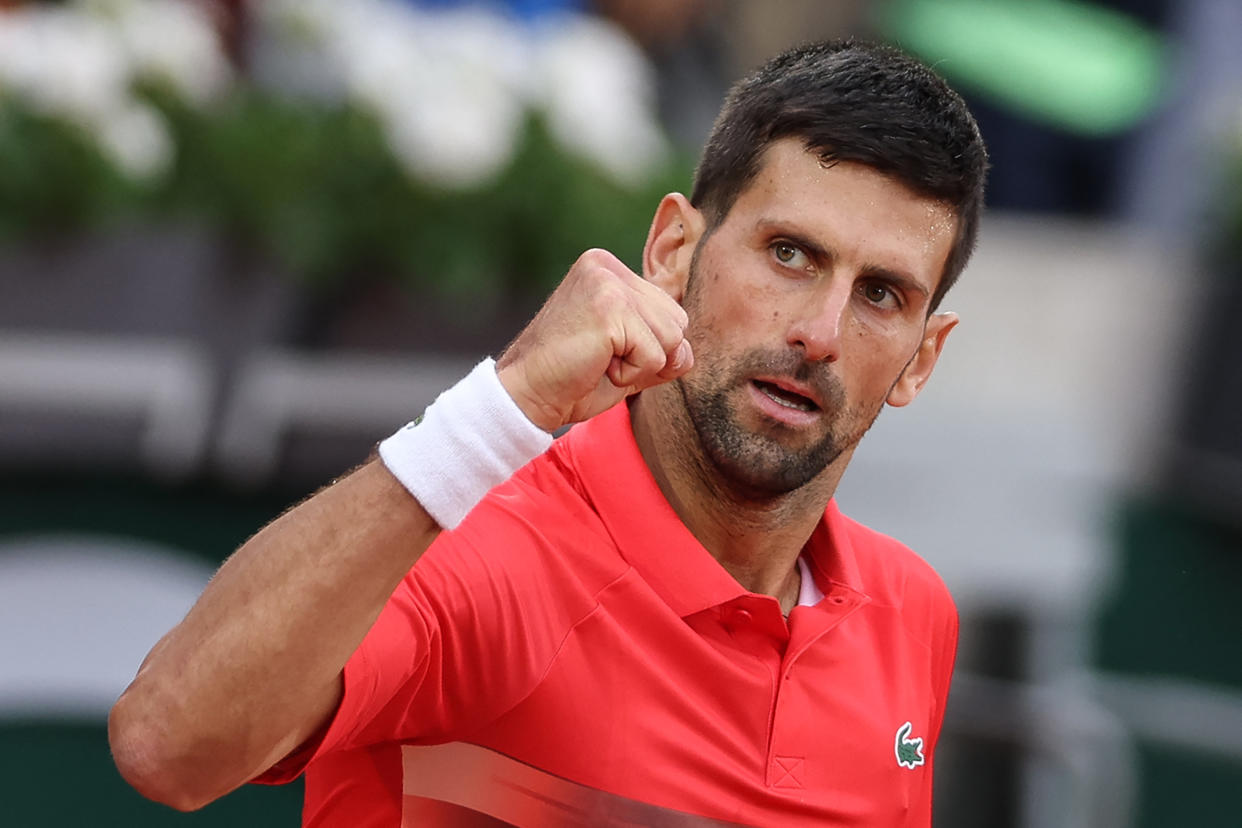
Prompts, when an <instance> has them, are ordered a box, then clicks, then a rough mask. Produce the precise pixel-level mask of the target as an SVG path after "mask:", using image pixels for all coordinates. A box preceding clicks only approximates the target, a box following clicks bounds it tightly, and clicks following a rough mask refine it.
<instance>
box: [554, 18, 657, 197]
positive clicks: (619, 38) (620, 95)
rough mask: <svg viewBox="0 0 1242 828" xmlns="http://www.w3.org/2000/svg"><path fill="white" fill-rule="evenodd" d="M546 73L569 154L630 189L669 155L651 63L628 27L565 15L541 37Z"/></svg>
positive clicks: (557, 128)
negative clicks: (627, 31) (624, 29)
mask: <svg viewBox="0 0 1242 828" xmlns="http://www.w3.org/2000/svg"><path fill="white" fill-rule="evenodd" d="M538 71H539V78H540V89H541V93H542V100H543V105H544V107H545V108H546V111H547V116H548V124H549V127H550V129H551V130H552V133H553V135H554V136H555V137H556V139H557V140H558V141H560V142H561V143H562V144H564V145H565V146H566V147H567V148H568V149H570V150H572V151H574V152H576V153H578V154H579V155H582V156H585V157H586V158H587V159H589V160H591V161H593V162H594V163H595V164H597V165H599V166H600V167H602V168H603V169H604V170H606V171H607V172H608V173H610V174H611V175H612V176H613V177H614V178H615V179H617V180H618V181H619V182H621V183H623V184H629V185H635V184H638V183H641V182H642V181H643V180H644V179H646V178H647V177H648V176H650V175H651V173H652V172H653V170H654V169H655V168H656V167H658V166H659V165H660V164H661V163H663V162H664V160H665V159H666V158H667V154H668V143H667V141H666V139H665V137H664V133H663V131H662V130H661V128H660V126H659V124H658V123H657V121H656V119H655V115H654V104H653V101H654V91H655V90H654V80H653V77H652V70H651V66H650V64H649V63H648V61H647V59H646V57H645V56H644V55H643V53H642V52H641V51H640V50H639V48H638V46H637V45H635V44H634V42H633V41H631V40H630V39H629V38H628V37H627V36H626V35H625V34H624V33H623V32H621V30H620V29H618V28H617V27H615V26H613V25H611V24H609V23H606V22H604V21H603V20H600V19H597V18H592V17H586V16H578V17H572V18H558V20H557V23H556V25H555V26H552V27H549V28H547V29H546V30H545V31H544V36H543V37H542V38H541V39H540V42H539V51H538Z"/></svg>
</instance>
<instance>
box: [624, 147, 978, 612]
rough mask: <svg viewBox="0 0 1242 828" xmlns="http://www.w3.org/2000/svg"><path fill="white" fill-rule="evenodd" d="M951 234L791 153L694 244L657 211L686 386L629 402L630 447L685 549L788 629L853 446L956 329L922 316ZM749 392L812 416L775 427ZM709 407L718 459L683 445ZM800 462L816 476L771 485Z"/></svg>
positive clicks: (881, 189)
mask: <svg viewBox="0 0 1242 828" xmlns="http://www.w3.org/2000/svg"><path fill="white" fill-rule="evenodd" d="M955 227H956V219H955V217H954V215H953V212H952V210H951V208H949V207H948V206H946V205H943V204H940V203H938V202H935V201H933V200H930V199H926V198H923V197H920V196H918V195H915V194H914V193H912V192H910V191H909V190H907V189H906V188H905V187H904V186H903V185H901V184H899V183H897V182H896V181H894V180H892V179H889V178H887V177H885V176H883V175H881V174H879V173H877V172H875V171H874V170H872V169H870V168H868V167H865V166H862V165H859V164H853V163H840V164H835V165H824V164H821V163H820V161H819V159H818V158H817V157H816V156H814V155H813V154H811V153H808V152H807V151H806V150H805V149H804V148H803V146H802V144H801V143H800V142H798V141H795V140H786V141H781V142H777V143H775V144H774V145H772V146H771V147H770V148H769V149H768V151H767V153H766V154H765V158H764V163H763V165H762V167H761V171H760V173H759V175H758V177H757V179H756V181H754V182H753V183H752V185H751V186H750V187H749V188H748V189H747V190H746V191H744V192H743V193H742V195H741V196H739V198H738V200H737V201H736V202H735V204H734V205H733V207H732V209H731V210H730V211H729V213H728V215H727V216H726V217H725V219H724V220H723V221H722V222H721V224H720V226H719V227H717V228H715V230H714V231H713V232H711V233H710V235H706V237H705V222H704V218H703V216H702V215H701V214H700V213H699V212H698V211H697V210H695V209H694V208H693V207H692V206H690V205H689V203H688V202H686V200H685V199H684V198H683V197H681V196H677V195H670V196H667V197H666V198H665V199H664V201H663V202H662V203H661V205H660V208H659V210H658V211H657V214H656V218H655V221H654V223H653V226H652V230H651V234H650V237H649V239H648V243H647V247H646V250H645V256H644V269H645V271H646V274H647V277H648V279H649V280H650V281H651V282H653V283H654V284H657V285H659V286H660V287H662V288H663V289H664V290H666V291H668V293H669V294H670V295H671V296H673V297H674V298H676V299H678V300H679V301H681V302H682V303H683V304H684V306H685V308H686V309H687V312H688V314H689V317H690V325H689V327H688V329H687V332H686V335H687V339H688V340H689V342H690V343H691V346H692V348H693V350H694V354H695V358H696V369H695V371H693V372H692V373H690V374H688V375H686V376H685V377H683V378H681V379H680V380H678V381H677V382H676V383H670V384H668V385H664V386H660V387H657V388H652V389H649V390H648V391H646V392H644V393H643V394H642V395H641V397H640V398H639V399H638V400H637V401H636V402H635V403H634V406H633V412H634V416H633V421H634V431H635V435H636V437H637V439H638V443H639V446H640V448H641V449H642V452H643V456H644V459H646V461H647V463H648V465H649V466H650V467H651V469H652V471H653V473H654V474H655V477H656V479H657V481H658V482H659V484H660V487H661V489H662V490H663V491H664V493H665V495H666V496H667V497H668V499H669V501H670V503H672V504H673V507H674V509H675V510H676V511H677V513H678V515H679V516H680V517H681V518H682V520H683V521H684V522H685V523H686V525H687V526H688V527H689V528H690V529H691V531H693V532H694V534H695V536H696V537H697V538H698V539H699V540H700V541H701V542H702V543H703V545H704V546H705V547H706V548H707V549H708V550H709V551H710V552H711V553H712V554H713V555H714V556H715V557H716V558H717V560H719V561H720V562H721V564H722V565H723V566H724V567H725V568H726V569H727V570H728V571H729V572H730V573H731V574H732V575H733V576H734V577H735V578H737V580H738V581H739V582H740V583H741V584H742V585H743V586H746V587H747V588H748V589H750V590H751V591H753V592H757V593H764V594H768V595H772V596H775V597H777V598H778V600H780V602H781V604H782V608H783V609H784V610H786V611H788V610H789V609H790V608H791V607H792V606H793V604H794V603H795V602H796V597H797V586H798V575H797V567H796V565H795V564H796V560H797V557H798V554H799V553H800V551H801V549H802V547H803V545H804V544H805V543H806V540H807V539H808V538H809V537H810V534H811V532H812V531H813V529H814V527H815V525H816V524H817V523H818V521H819V519H820V517H821V516H822V514H823V510H824V507H825V506H826V504H827V502H828V500H829V499H830V498H831V497H832V495H833V493H834V492H835V490H836V487H837V484H838V482H839V481H840V479H841V475H842V474H843V473H844V471H845V467H846V465H847V464H848V463H849V460H850V458H851V456H852V455H853V451H854V448H855V447H856V446H857V444H858V441H859V440H860V439H861V438H862V436H863V434H864V433H865V432H866V431H867V429H868V428H869V427H870V425H871V423H872V422H873V421H874V419H875V417H876V416H877V415H878V414H879V411H880V409H881V408H882V407H883V406H884V404H885V403H888V404H889V405H893V406H904V405H907V404H908V403H909V402H911V401H912V400H913V399H914V398H915V396H916V395H917V394H918V392H919V391H920V390H921V389H922V387H923V386H924V384H925V383H926V382H927V379H928V378H929V377H930V375H931V372H932V369H933V368H934V367H935V364H936V361H937V359H938V358H939V356H940V353H941V351H942V349H943V347H944V343H945V341H946V339H947V337H948V334H949V332H950V331H951V330H952V329H953V327H954V326H955V325H956V324H957V317H956V316H955V315H954V314H951V313H941V314H933V315H930V316H929V314H928V308H929V301H930V297H931V295H932V294H933V292H934V291H935V287H936V285H937V283H938V281H939V278H940V274H941V272H942V270H943V267H944V262H945V260H946V258H947V257H948V254H949V251H950V248H951V246H952V243H953V236H954V232H955ZM686 248H692V249H697V250H698V255H697V256H695V255H694V254H693V252H692V253H690V254H689V255H687V253H686ZM692 273H693V276H692ZM756 354H758V355H760V357H761V359H760V365H755V364H754V360H753V357H754V355H756ZM798 377H801V378H802V379H801V380H799V379H798ZM755 379H766V380H772V381H776V382H781V381H785V382H792V383H796V384H797V385H798V386H801V387H802V390H803V391H804V392H805V393H807V394H809V395H812V396H814V397H815V399H816V400H817V401H818V403H819V406H818V410H817V411H815V412H811V413H810V415H809V416H803V417H795V419H796V420H797V421H796V422H794V423H788V422H782V420H781V419H780V417H781V413H780V412H779V411H776V412H774V410H773V409H772V407H771V405H770V404H767V403H766V401H765V400H764V399H762V398H761V397H760V396H759V394H758V393H757V392H756V387H755V386H754V384H753V382H752V381H753V380H755ZM713 393H720V394H722V396H723V402H724V405H725V406H726V408H727V412H726V413H727V419H726V423H725V427H726V429H727V430H730V431H732V432H733V433H734V434H735V436H736V438H737V439H735V440H733V441H732V445H731V446H728V447H724V446H720V445H717V443H718V442H719V441H714V440H713V439H712V433H713V432H714V433H716V434H719V433H720V431H721V430H722V429H721V428H720V427H719V426H718V427H717V428H715V429H713V430H712V432H708V433H704V430H703V429H702V428H696V427H695V423H694V419H695V418H694V417H693V415H692V412H693V411H694V409H695V408H696V407H701V406H702V400H703V399H704V397H707V396H709V395H711V394H713ZM808 453H809V454H811V455H815V457H816V458H817V461H816V463H815V464H814V465H812V466H811V467H809V468H803V469H801V472H802V473H801V474H799V475H798V476H797V479H796V480H789V479H783V476H782V472H783V470H784V469H785V468H787V467H788V466H790V465H796V464H797V463H798V462H799V460H800V459H801V458H804V457H805V456H807V454H808Z"/></svg>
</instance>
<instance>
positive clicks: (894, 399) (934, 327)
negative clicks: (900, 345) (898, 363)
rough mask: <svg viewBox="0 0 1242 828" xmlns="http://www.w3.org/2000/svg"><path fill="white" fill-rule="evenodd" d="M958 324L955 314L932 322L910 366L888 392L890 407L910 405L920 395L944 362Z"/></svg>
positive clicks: (940, 315)
mask: <svg viewBox="0 0 1242 828" xmlns="http://www.w3.org/2000/svg"><path fill="white" fill-rule="evenodd" d="M957 322H958V319H957V314H956V313H952V312H946V313H934V314H932V315H931V317H930V318H928V320H927V326H926V327H925V328H924V329H923V341H922V342H920V343H919V349H918V350H917V351H916V352H915V354H914V357H913V358H912V359H911V360H910V362H909V363H907V364H906V369H905V370H904V371H902V372H901V376H900V377H899V378H898V379H897V384H896V385H894V386H893V389H892V390H891V391H889V392H888V404H889V405H892V406H903V405H909V404H910V403H911V402H913V401H914V398H915V397H917V396H918V395H919V392H920V391H922V390H923V386H924V385H926V384H927V380H928V378H929V377H931V372H932V369H933V368H935V367H936V360H938V359H940V352H941V351H943V350H944V342H945V340H946V339H948V338H949V331H951V330H953V329H954V328H955V327H957Z"/></svg>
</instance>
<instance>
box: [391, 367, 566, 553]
mask: <svg viewBox="0 0 1242 828" xmlns="http://www.w3.org/2000/svg"><path fill="white" fill-rule="evenodd" d="M550 445H552V435H551V434H549V433H548V432H546V431H544V430H543V429H541V428H539V427H538V426H537V425H535V424H534V423H532V422H531V421H530V420H528V419H527V418H526V415H525V414H523V413H522V409H520V408H518V406H517V403H515V402H514V401H513V398H512V397H510V396H509V392H507V391H505V387H504V386H503V385H501V383H500V378H499V377H498V376H497V375H496V363H495V361H494V360H492V359H491V358H490V357H488V358H487V359H485V360H483V361H482V362H480V363H479V364H478V365H476V366H475V368H474V370H473V371H471V372H470V373H469V374H467V375H466V376H465V378H463V379H462V380H461V381H460V382H458V383H457V384H456V385H454V386H453V387H452V388H450V389H448V390H447V391H445V392H444V393H442V394H441V395H440V396H439V397H437V398H436V401H435V402H434V403H432V404H431V405H430V406H429V407H428V408H427V410H426V411H424V412H423V416H422V417H419V418H418V419H417V420H414V421H413V422H411V423H409V424H408V425H406V426H405V427H404V428H402V429H401V430H400V431H398V432H397V433H396V434H394V435H392V436H391V437H389V438H388V439H386V440H384V441H383V442H381V443H380V444H379V455H380V459H382V460H383V461H384V465H385V466H387V467H388V471H390V472H392V474H393V476H394V477H396V478H397V479H398V480H400V481H401V485H403V486H405V488H407V489H408V490H409V491H410V494H412V495H414V497H415V498H417V499H418V502H419V503H420V504H422V507H423V508H424V509H426V510H427V513H428V514H429V515H431V516H432V517H433V518H435V521H436V523H438V524H440V526H441V527H443V528H445V529H454V528H456V527H457V525H458V524H459V523H461V522H462V519H463V518H465V517H466V515H467V514H468V513H469V512H470V510H471V509H473V508H474V507H475V504H477V503H478V502H479V501H480V500H482V499H483V497H484V495H486V494H487V493H488V492H489V491H491V490H492V488H493V487H495V486H498V485H499V484H501V483H503V482H504V481H506V480H508V479H509V477H510V475H512V474H513V473H514V472H515V471H517V470H518V469H520V468H521V467H522V466H524V465H526V464H527V463H528V462H530V461H531V460H533V459H534V458H535V457H538V456H539V455H540V454H542V453H543V452H545V451H547V449H548V446H550Z"/></svg>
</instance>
